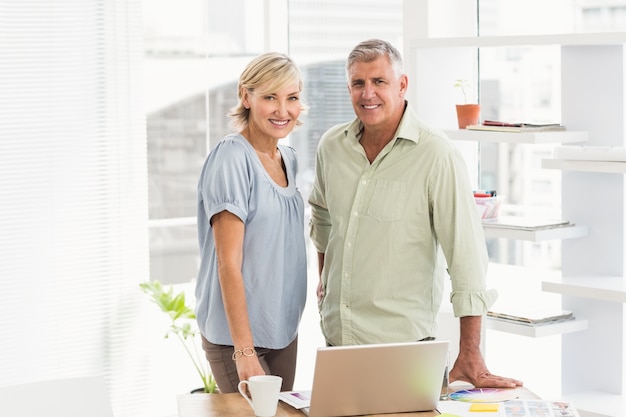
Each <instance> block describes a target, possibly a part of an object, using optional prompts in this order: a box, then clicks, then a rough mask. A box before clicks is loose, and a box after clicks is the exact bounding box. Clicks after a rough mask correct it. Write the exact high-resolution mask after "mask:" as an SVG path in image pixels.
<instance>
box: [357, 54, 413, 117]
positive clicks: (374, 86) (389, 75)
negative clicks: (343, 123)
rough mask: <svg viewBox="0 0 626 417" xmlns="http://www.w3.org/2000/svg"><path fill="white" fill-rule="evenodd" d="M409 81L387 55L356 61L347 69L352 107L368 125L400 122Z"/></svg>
mask: <svg viewBox="0 0 626 417" xmlns="http://www.w3.org/2000/svg"><path fill="white" fill-rule="evenodd" d="M407 84H408V81H407V77H406V75H404V74H403V75H400V76H397V75H396V74H395V73H394V71H393V67H392V66H391V63H390V62H389V60H388V59H387V58H386V57H384V56H383V57H379V58H378V59H376V60H375V61H372V62H356V63H354V64H353V65H352V66H351V67H350V69H349V70H348V90H349V91H350V97H351V100H352V106H353V107H354V112H355V113H356V115H357V117H358V118H359V119H360V120H361V121H362V122H363V125H364V126H365V127H366V128H370V127H372V128H375V127H382V126H385V125H387V124H389V125H392V124H394V125H397V124H398V123H399V122H400V118H401V117H402V113H403V111H404V94H405V93H406V88H407Z"/></svg>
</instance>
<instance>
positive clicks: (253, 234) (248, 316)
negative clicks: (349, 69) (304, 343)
mask: <svg viewBox="0 0 626 417" xmlns="http://www.w3.org/2000/svg"><path fill="white" fill-rule="evenodd" d="M302 86H303V81H302V76H301V73H300V71H299V69H298V67H297V66H296V65H295V63H294V62H293V61H292V60H291V59H290V58H289V57H287V56H286V55H283V54H278V53H267V54H263V55H261V56H259V57H257V58H255V59H254V60H252V61H251V62H250V63H249V64H248V66H247V67H246V68H245V70H244V71H243V73H242V74H241V76H240V78H239V84H238V97H239V103H238V105H237V106H236V107H234V108H233V109H232V110H231V112H230V113H229V116H230V117H231V118H232V124H233V126H234V127H235V129H236V131H238V133H234V134H230V135H227V136H226V137H224V138H223V139H222V140H221V141H220V142H219V143H218V144H217V146H216V147H215V149H213V150H212V151H211V152H210V154H209V156H208V157H207V160H206V162H205V164H204V167H203V169H202V173H201V176H200V180H199V184H198V236H199V243H200V253H201V263H200V272H199V276H198V282H197V285H196V300H197V304H196V315H197V319H198V324H199V327H200V331H201V333H202V347H203V349H204V351H205V353H206V357H207V359H208V361H209V363H210V365H211V370H212V372H213V374H214V376H215V379H216V381H217V385H218V387H219V389H220V391H221V392H223V393H226V392H237V384H238V383H239V381H240V380H246V379H248V378H249V377H251V376H254V375H263V374H272V375H278V376H281V377H282V378H283V386H282V388H281V389H282V390H291V389H292V388H293V381H294V377H295V368H296V354H297V331H298V325H299V322H300V318H301V316H302V311H303V310H304V303H305V298H306V253H305V246H304V224H303V222H304V220H303V219H304V202H303V199H302V196H301V195H300V192H299V191H298V189H297V188H296V183H295V180H296V173H297V160H296V155H295V151H294V149H293V148H291V147H289V146H286V145H279V144H278V141H279V140H280V139H282V138H284V137H286V136H287V135H288V134H289V133H290V132H291V131H292V130H293V128H294V127H295V126H297V125H300V124H301V122H300V121H299V120H298V117H299V116H300V114H301V113H302V111H303V110H304V105H303V104H302V102H301V100H300V93H301V91H302Z"/></svg>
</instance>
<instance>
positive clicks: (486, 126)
mask: <svg viewBox="0 0 626 417" xmlns="http://www.w3.org/2000/svg"><path fill="white" fill-rule="evenodd" d="M466 129H468V130H484V131H491V132H516V133H523V132H552V131H563V130H565V126H563V125H561V124H559V123H545V124H542V123H509V122H499V121H496V120H484V121H483V122H482V123H481V124H479V125H469V126H467V127H466Z"/></svg>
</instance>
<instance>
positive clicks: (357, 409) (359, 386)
mask: <svg viewBox="0 0 626 417" xmlns="http://www.w3.org/2000/svg"><path fill="white" fill-rule="evenodd" d="M448 344H449V342H448V341H443V340H442V341H440V340H436V341H427V342H411V343H390V344H372V345H355V346H334V347H323V348H319V349H318V350H317V353H316V359H315V370H314V374H313V385H312V388H311V391H310V392H306V391H292V392H283V393H281V399H282V400H283V401H285V402H287V403H290V404H291V405H294V406H295V407H297V408H299V409H300V410H301V411H303V412H304V413H305V414H307V415H308V416H309V417H329V416H354V415H363V414H383V413H402V412H413V411H430V410H435V409H436V408H437V404H438V401H439V396H440V395H441V388H442V383H443V378H444V373H445V371H446V366H447V362H448ZM308 395H310V401H308V400H309V397H308ZM290 400H294V401H290ZM307 402H308V407H307V406H306V405H307V404H306V403H307Z"/></svg>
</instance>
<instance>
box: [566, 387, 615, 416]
mask: <svg viewBox="0 0 626 417" xmlns="http://www.w3.org/2000/svg"><path fill="white" fill-rule="evenodd" d="M563 400H565V401H570V402H571V403H573V404H574V405H575V406H576V409H577V410H578V412H579V413H580V415H581V416H583V415H584V416H593V417H615V416H623V415H624V410H626V397H624V396H623V395H620V394H614V393H610V392H606V391H585V392H578V393H574V394H564V395H563Z"/></svg>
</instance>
